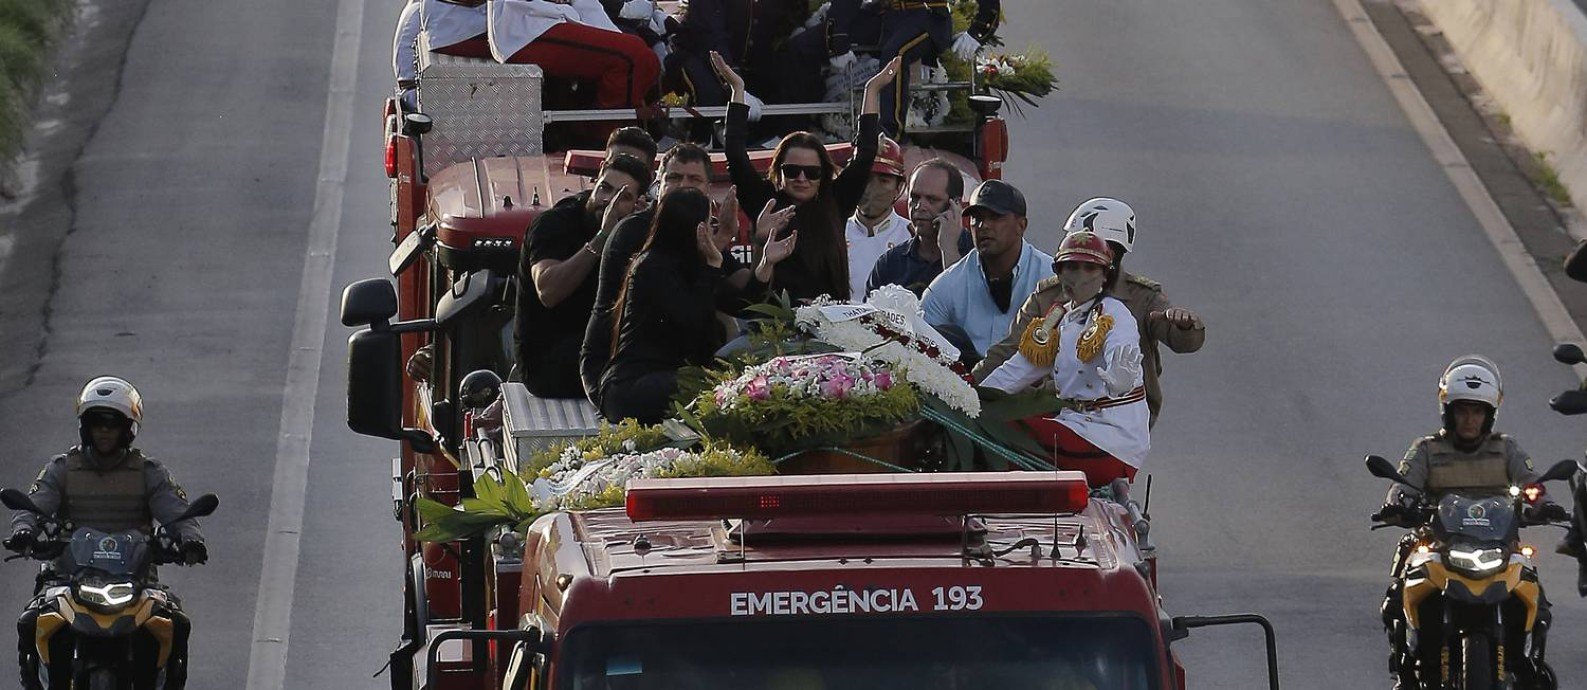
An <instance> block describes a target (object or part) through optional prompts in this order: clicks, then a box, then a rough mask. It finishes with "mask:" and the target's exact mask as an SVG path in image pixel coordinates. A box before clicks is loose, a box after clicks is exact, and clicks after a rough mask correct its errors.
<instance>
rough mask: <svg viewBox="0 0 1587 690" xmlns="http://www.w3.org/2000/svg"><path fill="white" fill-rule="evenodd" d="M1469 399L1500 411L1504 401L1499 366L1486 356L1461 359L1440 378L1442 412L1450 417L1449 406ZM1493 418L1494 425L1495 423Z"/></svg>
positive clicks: (1439, 400) (1445, 370) (1439, 402)
mask: <svg viewBox="0 0 1587 690" xmlns="http://www.w3.org/2000/svg"><path fill="white" fill-rule="evenodd" d="M1462 400H1467V401H1471V402H1479V403H1482V404H1484V405H1487V406H1488V407H1489V408H1490V409H1491V410H1492V411H1493V412H1495V413H1497V412H1498V411H1499V403H1500V402H1501V401H1503V400H1504V384H1503V383H1502V382H1501V381H1500V379H1499V367H1498V365H1496V364H1494V363H1493V360H1490V359H1488V358H1487V357H1483V356H1482V355H1466V356H1464V357H1457V358H1455V361H1453V362H1450V363H1449V366H1448V367H1446V368H1445V369H1444V375H1443V376H1442V377H1440V378H1439V379H1438V411H1439V413H1440V414H1448V412H1449V404H1450V403H1454V402H1459V401H1462ZM1491 423H1492V422H1491V417H1490V424H1491Z"/></svg>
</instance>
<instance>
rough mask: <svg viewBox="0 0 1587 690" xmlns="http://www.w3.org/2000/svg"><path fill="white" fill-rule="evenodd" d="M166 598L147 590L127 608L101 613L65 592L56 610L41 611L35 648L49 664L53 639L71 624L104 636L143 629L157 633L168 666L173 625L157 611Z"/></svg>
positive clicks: (161, 660) (160, 663)
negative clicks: (150, 593)
mask: <svg viewBox="0 0 1587 690" xmlns="http://www.w3.org/2000/svg"><path fill="white" fill-rule="evenodd" d="M163 599H164V598H163V597H158V598H157V597H153V596H150V595H149V593H147V592H145V593H143V594H141V595H139V597H138V600H137V601H135V602H133V603H131V604H129V605H128V606H127V608H124V609H122V610H120V611H117V612H115V613H99V612H97V611H93V610H90V609H89V608H87V607H86V606H82V605H80V604H78V603H77V601H76V600H74V599H72V598H71V595H70V594H69V593H62V594H60V595H59V596H57V597H56V598H55V607H54V610H49V611H44V612H41V613H40V614H39V618H38V623H37V625H36V626H35V629H34V647H35V648H36V649H37V650H38V653H39V660H40V661H42V662H44V663H46V664H48V663H49V661H50V638H52V637H54V636H55V633H57V632H59V631H60V630H61V628H64V627H67V626H71V627H72V628H75V629H77V630H80V631H82V632H83V633H84V634H88V635H96V636H103V637H111V636H116V635H120V634H131V633H132V632H134V631H136V630H138V629H139V628H142V629H145V630H148V631H149V634H150V635H153V636H154V639H155V642H157V643H159V645H160V655H159V660H158V662H157V665H158V667H159V668H165V663H166V661H168V660H169V659H170V658H171V638H172V628H173V624H172V623H171V619H170V618H168V617H166V616H162V615H157V614H156V613H155V607H156V605H158V604H159V603H161V601H163ZM118 628H119V629H120V630H126V631H127V632H125V633H122V632H120V631H119V630H117V629H118Z"/></svg>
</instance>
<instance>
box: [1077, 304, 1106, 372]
mask: <svg viewBox="0 0 1587 690" xmlns="http://www.w3.org/2000/svg"><path fill="white" fill-rule="evenodd" d="M1111 330H1113V317H1112V316H1111V315H1109V314H1108V313H1107V312H1104V311H1102V300H1097V306H1095V307H1093V308H1092V310H1091V325H1089V326H1086V329H1085V330H1084V331H1081V332H1080V340H1078V341H1076V342H1075V357H1076V358H1078V359H1079V360H1080V361H1082V362H1089V361H1091V360H1092V359H1095V358H1096V356H1097V355H1098V354H1099V353H1101V352H1102V346H1103V345H1106V344H1107V342H1108V331H1111Z"/></svg>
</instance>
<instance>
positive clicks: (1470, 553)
mask: <svg viewBox="0 0 1587 690" xmlns="http://www.w3.org/2000/svg"><path fill="white" fill-rule="evenodd" d="M1509 561H1510V559H1509V558H1507V557H1506V555H1505V553H1504V549H1502V548H1499V547H1497V546H1496V547H1492V548H1486V549H1469V550H1468V549H1461V548H1455V547H1451V548H1450V549H1449V552H1448V553H1447V554H1446V555H1445V556H1444V562H1445V563H1448V564H1449V566H1450V567H1452V568H1454V569H1456V570H1462V571H1465V572H1467V573H1470V574H1472V575H1491V574H1493V573H1495V572H1498V570H1499V569H1500V568H1503V567H1504V566H1505V564H1507V563H1509Z"/></svg>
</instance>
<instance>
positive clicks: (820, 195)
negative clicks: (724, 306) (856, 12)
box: [711, 52, 903, 299]
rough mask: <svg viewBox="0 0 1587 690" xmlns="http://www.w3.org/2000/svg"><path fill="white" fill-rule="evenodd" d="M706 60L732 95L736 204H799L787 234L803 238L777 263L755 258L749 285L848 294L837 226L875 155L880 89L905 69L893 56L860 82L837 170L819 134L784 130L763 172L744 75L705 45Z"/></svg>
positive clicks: (730, 160) (730, 157) (804, 294)
mask: <svg viewBox="0 0 1587 690" xmlns="http://www.w3.org/2000/svg"><path fill="white" fill-rule="evenodd" d="M711 64H712V66H713V67H715V68H716V73H717V75H718V76H720V77H721V78H722V83H723V84H725V85H726V86H727V87H728V89H729V90H730V91H732V102H731V103H729V104H728V106H727V134H726V144H727V170H728V174H729V175H730V176H731V177H732V179H733V184H734V185H735V186H736V187H737V188H738V203H739V208H742V209H744V210H745V211H748V212H756V211H760V210H761V209H763V208H764V207H765V206H766V204H767V203H768V202H774V205H775V207H776V208H783V207H785V206H790V205H791V206H795V207H796V208H797V211H796V212H795V214H794V219H793V223H792V224H791V226H790V228H791V229H790V230H789V234H792V233H794V232H798V233H799V236H800V238H801V239H800V241H799V243H798V245H797V247H796V248H795V249H794V254H793V256H792V257H791V258H790V260H788V261H785V262H783V263H782V264H781V265H780V266H777V268H776V270H775V271H773V270H772V267H771V266H769V265H766V264H765V263H764V262H762V263H761V264H759V265H757V266H756V267H755V271H754V279H753V280H751V281H750V285H749V288H748V290H747V292H750V293H754V292H760V291H764V290H765V288H766V286H767V285H768V284H769V285H770V288H771V290H772V291H773V292H777V291H781V290H787V291H788V295H789V296H790V297H793V298H794V299H812V298H814V297H816V296H818V295H823V294H825V295H832V296H834V297H838V298H842V297H844V296H847V295H848V294H849V266H848V251H847V248H846V247H845V246H844V235H843V228H844V224H845V223H846V222H847V219H848V217H849V216H850V215H852V214H853V213H854V207H855V206H856V205H857V204H859V201H860V196H861V195H862V194H864V193H865V185H866V183H867V182H869V180H870V176H871V162H872V161H873V160H874V159H875V158H876V136H877V131H878V129H879V125H878V120H877V117H878V116H877V113H878V112H879V111H880V110H881V93H882V89H883V88H886V86H887V85H888V84H891V83H893V77H894V76H895V75H897V74H898V72H899V70H901V69H903V67H902V65H901V64H900V60H899V58H894V59H893V61H892V62H889V63H887V65H886V66H885V67H883V68H882V71H880V72H878V73H877V74H876V76H874V77H871V79H870V80H869V81H867V82H865V100H864V102H863V104H862V105H861V108H860V127H859V138H858V139H857V140H856V141H855V142H854V143H855V146H854V157H853V158H852V159H850V160H849V164H848V166H847V167H845V168H844V169H843V172H841V173H838V172H837V170H836V167H837V166H835V165H833V164H832V158H831V157H830V156H828V155H827V149H826V146H824V145H822V143H821V140H820V139H819V138H817V137H816V136H814V135H812V134H810V133H809V132H794V133H792V134H789V135H787V136H785V137H783V138H782V141H781V142H779V143H778V144H777V148H776V150H774V151H773V152H772V158H771V169H770V170H769V171H768V172H767V175H768V176H767V177H761V176H760V174H759V173H757V172H756V171H755V166H754V164H753V163H751V162H750V159H749V151H748V149H747V147H746V144H745V138H746V137H747V131H748V124H749V107H748V106H746V105H745V104H744V79H743V77H740V76H739V75H738V74H737V73H735V72H734V71H733V68H731V67H729V66H728V65H727V62H726V61H724V60H723V59H722V56H721V55H719V54H717V53H715V52H713V53H711ZM764 239H766V238H760V237H757V238H756V240H757V241H763V240H764ZM778 239H782V238H778ZM746 296H749V295H746Z"/></svg>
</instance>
